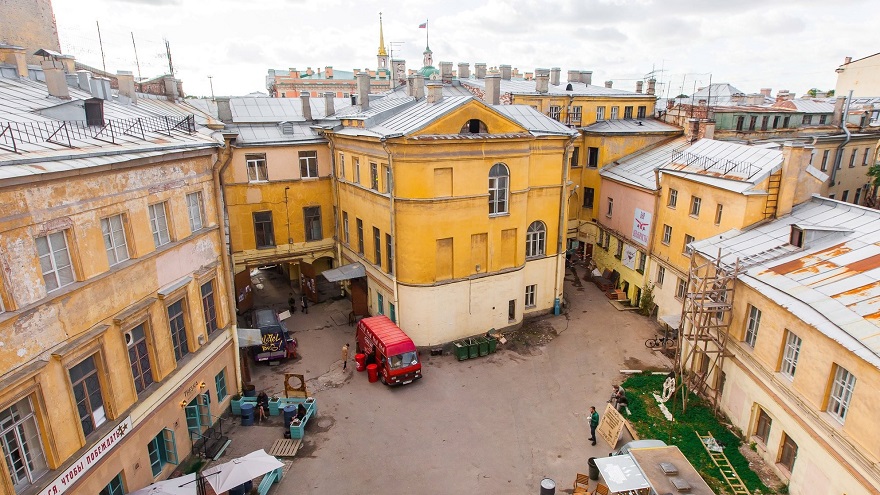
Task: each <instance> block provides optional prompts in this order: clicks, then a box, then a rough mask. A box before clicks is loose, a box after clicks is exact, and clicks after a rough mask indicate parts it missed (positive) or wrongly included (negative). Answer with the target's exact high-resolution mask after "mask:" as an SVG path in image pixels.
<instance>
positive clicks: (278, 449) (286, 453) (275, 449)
mask: <svg viewBox="0 0 880 495" xmlns="http://www.w3.org/2000/svg"><path fill="white" fill-rule="evenodd" d="M300 445H302V439H301V438H297V439H291V438H282V439H279V440H275V443H273V444H272V448H271V449H269V455H274V456H275V457H294V456H295V455H296V452H297V451H298V450H299V447H300Z"/></svg>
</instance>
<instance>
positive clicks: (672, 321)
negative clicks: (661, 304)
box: [657, 313, 681, 330]
mask: <svg viewBox="0 0 880 495" xmlns="http://www.w3.org/2000/svg"><path fill="white" fill-rule="evenodd" d="M657 319H658V320H660V321H662V322H663V323H666V324H667V325H669V328H671V329H673V330H680V329H681V313H678V314H674V315H664V316H661V317H659V318H657Z"/></svg>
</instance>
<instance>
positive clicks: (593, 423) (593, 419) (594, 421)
mask: <svg viewBox="0 0 880 495" xmlns="http://www.w3.org/2000/svg"><path fill="white" fill-rule="evenodd" d="M597 426H599V413H598V412H596V406H590V441H591V442H593V445H596V427H597Z"/></svg>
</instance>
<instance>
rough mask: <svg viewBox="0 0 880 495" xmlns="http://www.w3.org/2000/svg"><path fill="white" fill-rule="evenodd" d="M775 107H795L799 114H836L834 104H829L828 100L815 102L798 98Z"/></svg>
mask: <svg viewBox="0 0 880 495" xmlns="http://www.w3.org/2000/svg"><path fill="white" fill-rule="evenodd" d="M774 106H780V107H786V106H787V107H790V108H791V107H793V108H794V109H796V110H797V111H799V112H804V113H833V112H834V104H833V103H829V102H828V100H813V99H807V98H796V99H794V100H786V101H783V102H779V103H777V104H775V105H774Z"/></svg>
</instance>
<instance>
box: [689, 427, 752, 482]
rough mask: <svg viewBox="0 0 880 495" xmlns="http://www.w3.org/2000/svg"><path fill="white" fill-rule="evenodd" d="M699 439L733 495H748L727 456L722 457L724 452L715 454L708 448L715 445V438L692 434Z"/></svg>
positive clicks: (709, 435) (710, 435) (708, 435)
mask: <svg viewBox="0 0 880 495" xmlns="http://www.w3.org/2000/svg"><path fill="white" fill-rule="evenodd" d="M694 433H696V434H697V436H698V437H700V443H702V444H703V448H704V449H706V452H708V453H709V457H711V458H712V462H714V463H715V465H716V466H718V470H719V471H721V476H723V477H724V481H726V482H727V484H728V485H729V486H730V488H731V489H732V490H733V493H734V495H750V493H749V490H748V489H747V488H746V485H744V484H743V482H742V479H740V477H739V475H738V474H736V470H735V469H733V466H731V465H730V461H729V460H727V456H726V455H724V452H715V451H713V450H711V449H710V448H709V444H712V445H717V442H716V441H715V438H713V437H712V434H711V433H709V434H706V435H700V434H699V432H696V431H695V432H694Z"/></svg>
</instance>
